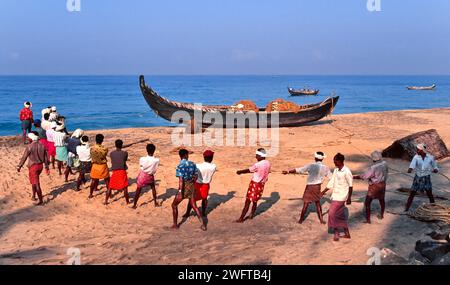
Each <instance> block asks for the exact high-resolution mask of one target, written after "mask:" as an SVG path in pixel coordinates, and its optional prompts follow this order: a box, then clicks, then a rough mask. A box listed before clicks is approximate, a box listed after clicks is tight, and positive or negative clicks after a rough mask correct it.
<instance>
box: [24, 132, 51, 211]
mask: <svg viewBox="0 0 450 285" xmlns="http://www.w3.org/2000/svg"><path fill="white" fill-rule="evenodd" d="M28 138H29V139H30V140H31V144H29V145H28V146H27V147H26V148H25V151H24V153H23V156H22V159H21V160H20V162H19V165H18V166H17V172H20V170H21V169H22V166H23V165H24V164H25V161H26V160H27V159H28V174H29V179H30V183H31V187H32V191H33V197H32V199H33V201H36V195H37V196H38V198H39V203H38V204H37V205H42V204H44V201H43V199H42V189H41V184H40V181H39V175H41V173H42V170H43V168H44V167H45V171H46V173H47V175H49V174H50V170H49V167H48V166H49V162H48V155H47V150H46V149H45V147H44V146H43V145H42V144H41V143H39V134H38V133H36V132H31V133H29V134H28Z"/></svg>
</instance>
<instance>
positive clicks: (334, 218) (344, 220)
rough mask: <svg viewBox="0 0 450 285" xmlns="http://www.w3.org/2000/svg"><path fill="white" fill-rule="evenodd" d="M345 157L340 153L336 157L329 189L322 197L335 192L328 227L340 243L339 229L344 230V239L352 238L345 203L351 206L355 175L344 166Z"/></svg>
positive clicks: (335, 239)
mask: <svg viewBox="0 0 450 285" xmlns="http://www.w3.org/2000/svg"><path fill="white" fill-rule="evenodd" d="M344 160H345V157H344V155H342V154H340V153H338V154H336V155H335V156H334V165H335V166H336V168H335V169H334V171H333V176H332V177H331V179H330V181H328V185H327V188H325V190H323V192H322V195H324V194H325V193H326V192H328V191H329V190H330V189H332V190H333V193H332V194H331V205H330V210H329V211H328V227H330V228H332V229H333V232H334V241H339V237H340V236H339V229H340V228H343V229H344V236H342V237H343V238H348V239H349V238H350V231H349V229H348V217H347V215H346V214H345V210H346V207H345V202H346V201H347V205H350V204H351V203H352V202H351V197H352V193H353V175H352V172H351V171H350V169H349V168H348V167H347V166H345V165H344Z"/></svg>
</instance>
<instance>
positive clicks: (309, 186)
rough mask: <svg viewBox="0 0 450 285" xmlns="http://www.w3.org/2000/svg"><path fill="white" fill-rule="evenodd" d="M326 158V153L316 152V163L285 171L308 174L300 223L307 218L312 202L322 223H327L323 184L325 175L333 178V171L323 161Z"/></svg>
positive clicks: (287, 172) (285, 172) (284, 172)
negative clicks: (324, 214) (322, 190)
mask: <svg viewBox="0 0 450 285" xmlns="http://www.w3.org/2000/svg"><path fill="white" fill-rule="evenodd" d="M325 158H326V156H325V154H324V153H323V152H321V151H318V152H316V153H314V160H315V162H314V163H310V164H307V165H305V166H303V167H300V168H295V169H291V170H287V171H283V174H294V173H297V174H308V179H307V182H306V188H305V192H304V194H303V208H302V211H301V213H300V220H299V221H298V222H299V223H300V224H301V223H303V221H304V220H305V215H306V211H307V210H308V207H309V205H310V204H311V203H314V204H315V205H316V211H317V215H318V216H319V220H320V223H321V224H325V222H324V221H323V214H322V206H321V204H320V198H321V197H322V196H321V192H320V190H321V186H322V183H323V181H324V180H325V177H327V178H328V179H329V178H331V171H330V168H328V166H326V165H325V164H323V163H322V161H323V160H324V159H325Z"/></svg>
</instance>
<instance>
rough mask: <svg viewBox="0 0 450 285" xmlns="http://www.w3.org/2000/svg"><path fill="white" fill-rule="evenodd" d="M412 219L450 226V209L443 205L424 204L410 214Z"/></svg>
mask: <svg viewBox="0 0 450 285" xmlns="http://www.w3.org/2000/svg"><path fill="white" fill-rule="evenodd" d="M409 216H411V217H412V218H414V219H416V220H420V221H425V222H432V221H442V222H445V223H447V224H450V207H449V206H447V205H443V204H436V203H435V204H424V205H421V206H419V207H418V208H417V209H416V211H414V212H412V213H410V214H409Z"/></svg>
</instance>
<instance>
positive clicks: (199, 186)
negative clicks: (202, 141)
mask: <svg viewBox="0 0 450 285" xmlns="http://www.w3.org/2000/svg"><path fill="white" fill-rule="evenodd" d="M213 159H214V152H213V151H211V150H205V151H204V152H203V160H204V161H205V162H203V163H200V164H197V170H198V177H197V181H196V182H195V184H194V188H195V201H200V200H202V215H203V216H204V217H206V208H207V207H208V195H209V190H210V183H211V181H212V178H213V176H214V173H215V172H216V168H217V167H216V165H215V164H214V163H212V161H213ZM191 209H192V207H191V204H190V203H188V205H187V209H186V213H185V214H184V215H183V218H188V217H189V216H190V214H191Z"/></svg>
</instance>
